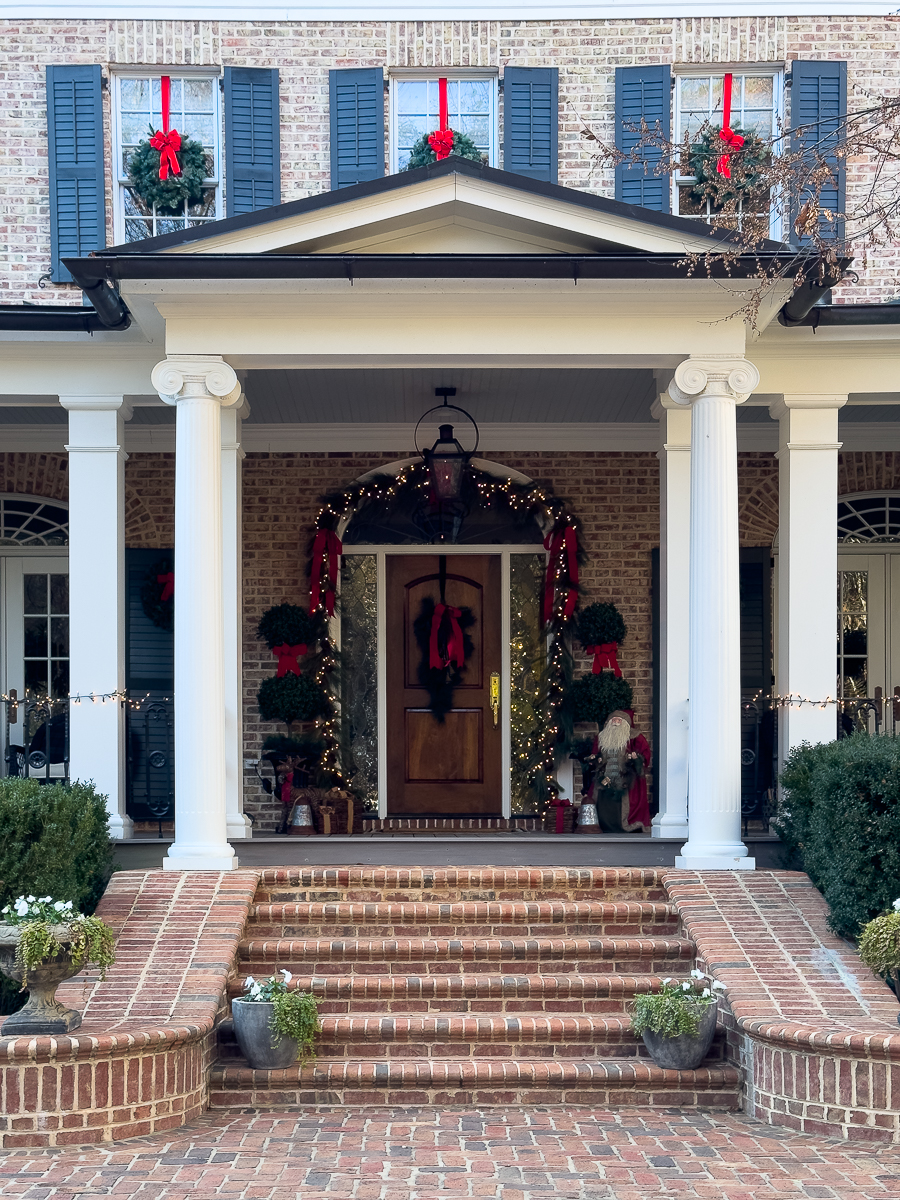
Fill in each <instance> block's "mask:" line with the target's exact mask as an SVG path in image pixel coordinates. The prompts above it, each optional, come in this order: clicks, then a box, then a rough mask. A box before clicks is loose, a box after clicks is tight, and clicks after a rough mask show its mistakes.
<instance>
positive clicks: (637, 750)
mask: <svg viewBox="0 0 900 1200" xmlns="http://www.w3.org/2000/svg"><path fill="white" fill-rule="evenodd" d="M627 752H628V753H629V754H631V753H634V754H639V755H640V756H641V758H642V759H643V760H644V773H643V774H642V775H640V776H639V777H638V778H637V779H636V780H635V781H634V783H633V784H632V786H631V791H630V792H629V793H628V828H629V829H636V828H637V827H638V826H642V827H643V829H644V831H645V832H646V833H649V831H650V800H649V798H648V795H647V769H648V767H649V766H650V743H649V742H648V741H647V739H646V738H645V737H644V735H643V734H642V733H639V734H638V735H637V737H633V738H632V739H631V741H630V742H629V743H628V751H627Z"/></svg>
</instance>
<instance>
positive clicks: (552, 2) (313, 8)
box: [0, 0, 897, 23]
mask: <svg viewBox="0 0 900 1200" xmlns="http://www.w3.org/2000/svg"><path fill="white" fill-rule="evenodd" d="M896 11H897V4H896V0H895V2H894V3H872V2H871V0H837V2H836V0H793V2H791V0H788V2H785V0H764V2H763V3H753V0H693V2H691V3H685V0H656V3H650V2H646V3H640V2H639V0H638V2H637V3H634V2H632V3H624V4H617V3H614V2H613V3H606V4H603V3H599V4H598V3H583V4H579V3H572V2H571V0H533V2H532V3H528V2H527V0H526V2H525V3H524V4H523V3H511V2H510V0H495V2H494V3H492V4H466V3H453V2H452V0H450V2H446V0H445V2H444V3H436V2H432V3H419V4H404V3H402V2H401V3H388V4H381V3H379V2H378V0H356V3H339V2H335V3H327V2H326V3H318V4H309V5H301V4H261V5H258V6H254V5H252V4H247V3H242V4H228V3H224V2H222V0H193V2H192V3H187V4H153V3H149V4H146V3H140V0H119V2H118V3H112V4H78V3H76V0H56V3H50V4H41V3H25V4H21V3H19V4H2V3H0V18H7V19H14V20H23V19H24V20H28V19H38V20H40V19H47V18H50V19H53V18H57V19H58V18H63V19H66V18H68V19H73V20H74V19H77V20H79V21H85V20H110V19H112V20H116V19H119V18H131V19H135V18H136V19H139V20H155V21H160V20H181V21H214V22H216V23H224V22H226V21H267V22H271V21H348V20H349V21H372V20H375V21H444V20H466V21H492V20H501V19H505V20H516V21H523V20H524V21H527V20H547V19H549V20H557V21H558V20H584V21H597V20H610V21H621V20H623V19H626V20H634V19H642V20H646V19H648V18H650V19H652V18H654V17H658V18H661V19H663V20H666V19H668V20H671V19H672V18H673V17H772V16H788V17H797V16H806V17H818V16H822V17H824V16H828V15H836V16H844V17H846V16H854V17H863V16H886V15H888V14H891V13H894V12H896Z"/></svg>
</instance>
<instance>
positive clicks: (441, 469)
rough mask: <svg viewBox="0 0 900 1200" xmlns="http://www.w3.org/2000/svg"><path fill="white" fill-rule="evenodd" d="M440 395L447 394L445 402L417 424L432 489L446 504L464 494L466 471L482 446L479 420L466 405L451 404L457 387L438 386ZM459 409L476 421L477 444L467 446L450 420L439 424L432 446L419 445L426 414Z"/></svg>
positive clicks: (435, 407) (435, 391) (441, 501)
mask: <svg viewBox="0 0 900 1200" xmlns="http://www.w3.org/2000/svg"><path fill="white" fill-rule="evenodd" d="M434 394H435V395H436V396H443V398H444V402H443V404H436V405H435V406H434V407H433V408H429V410H428V412H426V413H423V415H422V416H421V417H420V418H419V423H418V425H416V449H417V450H418V451H419V453H420V454H421V455H422V458H423V459H424V461H425V466H426V467H427V468H428V475H429V479H430V481H431V492H432V495H433V497H434V499H435V500H437V501H438V502H439V503H441V504H443V503H446V502H448V501H453V500H459V498H460V496H461V494H462V483H463V473H464V471H465V468H466V467H467V466H468V464H469V461H470V459H471V458H472V456H473V455H474V453H475V451H476V450H477V449H478V426H477V425H476V423H475V419H474V417H472V416H471V415H470V414H469V413H467V412H466V410H465V409H464V408H459V406H458V405H456V404H448V402H447V398H448V396H455V395H456V388H435V389H434ZM451 411H453V412H458V413H461V414H462V416H464V417H465V418H466V420H468V421H470V422H471V423H472V427H473V429H474V430H475V445H474V446H473V447H472V449H471V450H464V449H463V447H462V446H461V445H460V443H459V441H458V440H457V438H456V437H455V435H454V432H453V426H452V425H451V424H450V423H449V422H447V423H446V424H443V423H442V424H441V425H440V426H439V427H438V437H437V441H436V442H435V443H434V445H433V446H431V447H430V449H419V442H418V436H419V428H420V427H421V425H422V422H423V421H424V420H425V418H426V417H428V416H430V415H431V414H432V413H433V412H438V413H441V414H444V413H449V412H451Z"/></svg>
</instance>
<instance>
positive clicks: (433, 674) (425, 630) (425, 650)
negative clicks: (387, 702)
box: [413, 596, 475, 724]
mask: <svg viewBox="0 0 900 1200" xmlns="http://www.w3.org/2000/svg"><path fill="white" fill-rule="evenodd" d="M434 610H435V602H434V599H433V598H432V597H431V596H426V597H425V599H424V600H423V601H422V609H421V611H420V613H419V615H418V616H417V617H416V619H415V621H414V622H413V633H414V634H415V635H416V641H417V642H418V645H419V652H420V658H419V666H418V678H419V683H420V684H421V686H422V687H423V688H425V689H426V691H427V692H428V707H429V708H430V709H431V711H432V713H433V714H434V716H435V717H436V718H437V720H438V721H439V722H440V723H441V724H443V723H444V717H445V716H446V715H447V713H448V712H449V711H450V709H451V708H452V707H453V692H454V690H455V689H456V688H458V687H459V685H460V684H461V683H462V680H463V671H464V670H465V667H464V666H463V667H458V666H457V665H456V663H455V662H451V663H448V665H447V666H445V667H441V668H437V667H432V666H431V625H432V622H433V620H434ZM474 624H475V617H474V616H473V614H472V610H471V609H470V608H462V609H460V616H459V628H460V631H461V633H462V638H463V662H464V663H466V662H468V661H469V658H470V656H471V654H472V651H473V650H474V649H475V644H474V642H473V641H472V639H471V637H469V634H468V630H470V629H471V628H472V626H473V625H474ZM448 626H449V621H448V620H447V619H446V617H445V618H444V620H443V621H442V622H441V632H440V635H439V638H438V650H439V652H440V654H441V655H442V656H443V657H444V658H446V657H447V641H448V633H447V629H448Z"/></svg>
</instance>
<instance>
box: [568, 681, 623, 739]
mask: <svg viewBox="0 0 900 1200" xmlns="http://www.w3.org/2000/svg"><path fill="white" fill-rule="evenodd" d="M633 698H634V693H633V692H632V689H631V684H630V683H629V682H628V680H627V679H617V678H616V676H615V675H613V673H612V672H611V671H604V672H603V673H602V674H601V675H584V676H582V678H581V679H576V680H575V681H574V682H573V683H572V684H571V685H570V687H569V691H568V697H567V703H568V705H569V707H570V709H571V713H572V720H573V721H596V722H597V724H598V725H599V726H601V728H602V726H603V725H604V724H605V722H606V719H607V717H608V716H609V714H610V713H611V712H615V710H616V709H617V708H622V709H629V708H631V707H632V704H633Z"/></svg>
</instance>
